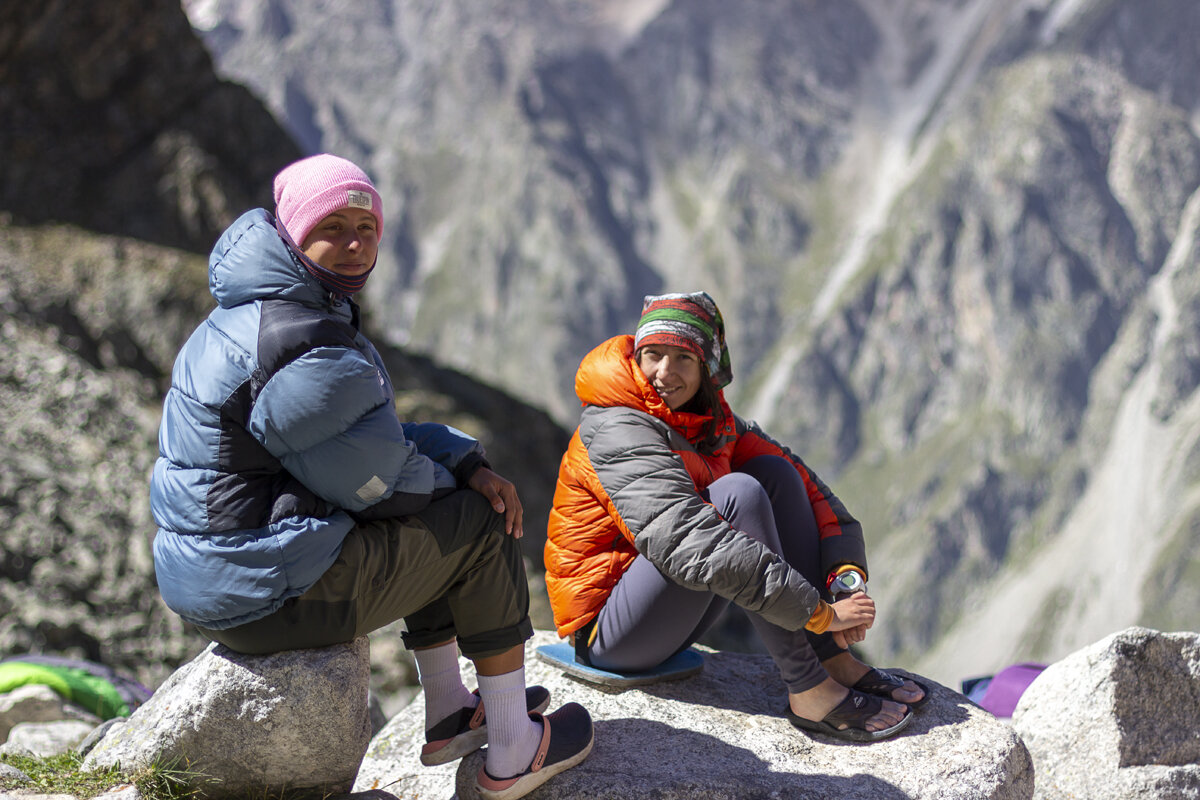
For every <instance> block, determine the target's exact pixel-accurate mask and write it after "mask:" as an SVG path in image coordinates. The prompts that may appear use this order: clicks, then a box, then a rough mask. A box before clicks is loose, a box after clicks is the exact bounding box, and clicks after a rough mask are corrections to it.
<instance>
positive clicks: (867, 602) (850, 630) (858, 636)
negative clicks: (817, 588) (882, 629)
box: [828, 592, 875, 650]
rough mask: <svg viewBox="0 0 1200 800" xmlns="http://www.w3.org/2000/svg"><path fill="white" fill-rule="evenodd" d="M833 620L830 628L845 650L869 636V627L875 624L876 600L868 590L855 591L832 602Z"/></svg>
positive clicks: (836, 640) (839, 645) (834, 637)
mask: <svg viewBox="0 0 1200 800" xmlns="http://www.w3.org/2000/svg"><path fill="white" fill-rule="evenodd" d="M831 607H832V608H833V621H832V622H830V623H829V628H828V630H829V631H830V632H831V633H832V634H833V641H834V642H836V643H837V646H838V647H840V648H842V649H843V650H844V649H846V648H847V647H849V646H850V645H852V644H855V643H857V642H861V641H862V640H863V639H865V638H867V628H869V627H871V626H872V625H874V624H875V601H874V600H872V599H871V596H870V595H868V594H867V593H866V592H855V593H854V594H852V595H850V596H849V597H844V598H842V599H841V600H838V601H837V602H835V603H832V604H831Z"/></svg>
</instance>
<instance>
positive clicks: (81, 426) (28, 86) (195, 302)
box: [0, 2, 567, 690]
mask: <svg viewBox="0 0 1200 800" xmlns="http://www.w3.org/2000/svg"><path fill="white" fill-rule="evenodd" d="M51 65H52V67H53V68H51ZM0 107H2V108H3V109H4V113H3V115H0V152H3V153H4V156H3V160H2V161H0V332H2V338H3V343H4V346H3V347H2V348H0V412H2V413H3V414H4V417H5V420H6V422H5V425H4V433H5V447H4V448H3V449H0V656H4V655H19V654H21V653H25V652H51V653H64V654H70V655H74V656H79V657H84V658H89V659H93V660H97V661H101V662H103V663H106V664H109V665H111V666H114V667H117V668H120V669H122V670H125V671H127V672H128V673H130V674H132V675H135V676H137V677H138V678H139V679H141V680H142V681H143V682H144V683H146V684H147V685H150V686H155V685H157V684H158V683H159V682H160V681H161V680H162V679H163V678H164V677H165V676H166V675H167V674H168V673H169V672H170V671H171V670H173V669H174V668H175V667H176V666H178V665H179V664H180V663H181V662H182V661H184V660H186V659H188V658H190V657H192V656H194V655H195V654H196V653H197V652H198V651H199V650H200V648H201V647H203V645H204V644H205V642H204V641H203V639H201V637H200V636H199V635H198V634H197V633H196V632H195V631H194V630H192V629H191V628H190V626H187V625H184V624H183V623H182V622H181V621H180V620H179V619H178V617H176V616H175V615H174V614H172V613H171V612H170V611H168V610H167V609H166V608H165V606H164V605H163V604H162V601H161V599H160V598H159V594H158V589H157V586H156V584H155V581H154V572H153V561H152V557H151V552H150V546H151V541H152V538H153V535H154V524H153V520H152V518H151V515H150V510H149V498H148V487H149V483H148V482H149V475H150V470H151V468H152V466H153V463H154V459H155V457H156V455H157V445H156V436H157V427H158V418H159V412H160V408H161V402H162V393H163V392H164V391H165V389H166V386H167V382H168V380H169V375H170V370H171V364H172V361H173V359H174V357H175V353H176V352H177V351H178V348H179V347H180V346H181V345H182V343H183V341H184V340H185V339H186V337H187V336H188V335H190V333H191V331H192V330H193V329H194V327H195V326H196V324H198V323H199V322H200V320H202V319H203V317H204V315H205V314H206V313H207V312H208V310H209V309H210V308H211V307H212V305H213V301H212V298H211V296H210V295H209V294H208V290H207V286H206V265H205V257H204V255H203V254H205V253H207V251H208V249H209V248H210V247H211V245H212V243H213V241H214V240H215V239H216V237H217V236H218V235H219V233H220V232H221V230H223V228H224V227H225V226H226V225H227V224H228V223H229V222H230V221H232V219H233V218H234V217H236V216H237V215H238V214H240V213H241V212H242V211H244V210H245V209H247V208H250V207H253V206H266V207H270V205H271V195H270V191H271V179H272V177H273V175H274V174H275V172H276V171H278V169H279V167H280V166H282V165H283V164H285V163H287V162H289V161H291V160H293V159H295V158H297V157H299V156H300V151H299V149H298V148H297V146H296V145H295V143H294V142H293V141H292V140H291V138H290V137H289V136H288V135H287V134H286V133H285V132H284V131H283V129H282V128H281V127H280V126H279V125H278V124H277V123H276V122H275V121H274V119H273V118H272V117H271V116H270V114H269V113H268V112H267V111H266V110H265V109H264V108H263V106H262V105H261V104H260V103H259V102H258V101H257V100H255V99H254V97H253V96H252V95H251V94H250V92H249V91H248V90H246V89H244V88H242V87H240V86H237V85H235V84H231V83H227V82H224V81H221V80H219V79H218V78H217V77H216V76H215V75H214V73H213V70H212V65H211V61H210V59H209V56H208V54H207V52H206V51H205V49H204V47H203V46H202V45H201V43H200V42H199V40H198V39H197V38H196V36H195V34H194V32H193V31H192V29H191V27H190V25H189V24H188V22H187V19H186V18H185V17H184V15H183V12H182V10H181V8H180V7H179V5H178V3H171V2H149V3H147V2H142V3H126V2H115V3H51V4H11V3H10V4H5V5H4V6H3V8H2V9H0ZM59 223H72V224H71V225H63V224H59ZM163 245H172V246H173V247H164V246H163ZM368 291H370V289H368ZM371 323H372V319H371V318H370V315H369V314H368V315H367V319H366V327H367V329H368V331H369V330H370V328H371ZM375 338H377V339H378V337H375ZM380 350H381V352H382V353H383V356H384V358H385V359H386V360H387V363H388V365H389V368H390V370H391V371H392V373H393V378H394V381H395V384H396V386H397V391H398V398H397V402H398V405H399V407H400V411H401V413H402V414H403V415H404V416H405V417H406V418H408V419H416V420H435V421H440V422H446V423H449V424H453V425H455V426H457V427H459V428H461V429H462V430H465V431H467V432H468V433H471V434H472V435H475V436H477V437H478V438H480V440H481V441H483V443H484V444H485V446H486V447H487V449H488V455H489V458H490V460H491V462H492V463H493V465H494V466H495V468H496V469H497V471H499V472H501V474H504V475H505V476H506V477H509V478H510V479H512V480H513V481H514V482H516V483H517V485H518V487H519V489H520V490H521V496H522V499H523V501H524V505H525V513H526V518H525V528H526V531H527V532H528V535H527V538H526V539H525V541H524V547H525V552H526V555H527V556H528V558H529V563H530V564H532V565H535V566H540V563H541V543H542V541H543V540H544V530H545V522H546V517H547V514H548V511H549V507H550V494H551V492H552V491H553V486H554V476H555V470H556V468H557V460H558V457H559V455H560V454H561V453H562V451H563V449H565V446H566V436H567V434H566V432H565V431H563V430H562V429H561V428H560V427H559V426H557V425H556V424H554V422H553V421H551V420H550V419H549V418H548V417H547V416H546V415H545V414H544V413H542V412H540V411H537V410H535V409H533V408H530V407H529V406H527V405H525V404H523V403H521V402H520V401H518V400H515V399H513V398H512V397H510V396H508V395H506V394H505V393H503V392H501V391H498V390H496V389H494V388H491V387H489V386H486V385H483V384H480V383H478V382H477V381H475V380H472V379H471V378H470V377H468V376H466V375H463V374H460V373H455V372H452V371H448V370H445V369H443V368H441V367H439V366H438V365H437V364H435V363H434V362H432V361H431V360H429V359H428V358H422V357H419V356H414V355H411V354H408V353H404V352H402V351H400V350H397V349H395V348H389V347H387V346H381V347H380ZM534 595H535V599H534V605H535V609H534V614H535V619H536V621H537V623H538V624H539V625H542V626H545V625H548V624H549V618H548V612H547V610H546V601H545V598H544V591H542V592H537V591H535V593H534ZM397 642H398V637H396V636H384V637H383V638H381V639H380V640H379V641H377V643H376V646H377V647H378V648H379V649H380V650H381V652H383V653H384V654H385V655H386V654H388V653H391V654H392V655H393V657H391V658H388V657H384V658H377V659H376V663H375V668H376V671H377V675H376V680H375V684H376V687H377V688H383V689H384V690H390V689H394V688H396V687H397V686H399V685H401V684H403V683H405V682H410V681H411V678H412V676H411V675H410V674H409V672H408V668H407V667H406V666H405V662H404V660H403V659H402V658H400V657H398V655H397V654H396V652H395V651H396V650H397V649H398V644H397Z"/></svg>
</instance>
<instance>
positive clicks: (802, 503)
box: [545, 292, 927, 741]
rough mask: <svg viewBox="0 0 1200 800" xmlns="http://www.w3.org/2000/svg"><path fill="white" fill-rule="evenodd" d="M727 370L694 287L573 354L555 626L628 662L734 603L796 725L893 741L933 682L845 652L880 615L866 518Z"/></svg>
mask: <svg viewBox="0 0 1200 800" xmlns="http://www.w3.org/2000/svg"><path fill="white" fill-rule="evenodd" d="M731 379H732V370H731V368H730V360H729V352H728V349H727V348H726V345H725V329H724V323H723V321H722V318H721V313H720V311H719V310H718V309H717V306H716V303H714V302H713V300H712V298H711V297H709V296H708V295H707V294H706V293H704V292H697V293H693V294H668V295H661V296H657V297H655V296H651V297H647V298H646V300H645V305H644V307H643V311H642V317H641V319H640V320H639V322H638V326H637V331H636V333H635V335H633V336H628V335H626V336H617V337H614V338H612V339H609V340H608V341H607V342H604V343H603V344H601V345H600V346H599V347H597V348H596V349H595V350H593V351H592V352H591V353H589V354H588V355H587V356H586V357H585V358H584V359H583V363H582V364H581V365H580V367H579V371H578V373H577V374H576V377H575V390H576V392H577V393H578V395H579V398H580V400H581V401H582V402H583V412H582V415H581V418H580V424H579V428H578V429H577V430H576V431H575V434H574V436H572V438H571V443H570V445H569V447H568V449H567V452H566V454H565V455H564V456H563V460H562V465H561V468H560V470H559V477H558V486H557V489H556V491H555V494H554V508H553V510H552V511H551V515H550V526H549V531H548V538H547V542H546V550H545V557H546V584H547V588H548V590H549V594H550V602H551V606H552V607H553V609H554V619H555V625H556V627H557V629H558V633H559V635H560V636H564V637H565V636H571V637H573V639H574V641H575V645H576V658H577V659H579V660H581V661H583V662H584V663H587V664H590V665H592V666H595V667H598V668H601V669H606V670H612V671H616V672H638V671H643V670H647V669H650V668H652V667H654V666H656V665H658V664H660V663H662V662H663V661H665V660H667V659H668V658H670V657H671V656H673V655H675V654H676V653H678V652H680V651H682V650H684V649H685V648H687V647H688V646H689V645H691V644H692V643H693V642H695V641H696V640H697V639H698V638H699V637H700V636H701V635H702V634H703V633H704V631H705V630H706V629H708V627H710V626H711V625H712V624H713V623H714V622H715V621H716V619H717V618H718V617H719V616H720V614H721V612H722V611H723V610H724V609H725V608H726V606H728V604H729V603H731V602H732V603H736V604H737V605H739V606H741V607H742V608H744V609H745V610H746V611H748V612H750V613H749V616H750V620H751V622H752V623H753V625H754V626H755V629H756V631H757V632H758V634H759V636H760V638H761V639H762V641H763V644H764V645H765V646H766V648H767V651H768V652H769V653H770V654H771V656H772V658H773V659H774V660H775V663H776V665H777V666H778V667H779V671H780V675H781V677H782V678H783V681H784V683H785V685H786V686H787V689H788V707H787V709H786V711H785V714H786V716H787V717H788V719H789V720H790V721H791V722H792V724H794V725H795V726H796V727H798V728H801V729H804V730H810V731H817V732H821V733H825V734H827V735H830V736H834V737H837V738H842V739H852V740H856V741H869V740H873V739H880V738H883V737H886V736H890V735H891V734H893V733H895V732H897V731H899V730H900V729H902V728H903V727H904V726H905V725H907V724H908V722H909V721H910V720H911V717H912V713H911V711H910V709H909V707H910V706H916V705H919V704H920V703H922V702H924V701H925V699H926V697H927V693H926V691H925V687H923V686H921V685H920V684H918V683H916V682H915V681H912V680H909V679H905V678H901V677H899V676H897V675H894V674H892V673H889V672H886V671H884V670H880V669H875V668H873V667H870V666H868V665H866V664H864V663H862V662H861V661H859V660H858V659H857V658H855V657H854V655H852V654H851V653H850V652H849V650H848V649H847V648H848V646H849V645H850V644H853V643H855V642H858V641H861V640H862V639H863V638H864V637H865V635H866V632H867V629H868V628H870V627H871V625H872V624H873V622H874V619H875V603H874V601H873V600H872V599H871V597H870V595H868V594H867V592H866V578H867V563H866V551H865V546H864V543H863V536H862V528H861V526H860V525H859V524H858V522H857V521H855V520H854V518H853V517H851V516H850V515H849V513H847V511H846V509H845V507H844V506H843V505H842V503H841V502H840V501H839V500H838V499H837V497H835V496H834V495H833V493H832V492H830V491H829V489H828V487H826V486H825V485H824V484H823V483H822V482H821V480H820V479H819V478H818V477H817V476H816V474H815V473H813V472H812V471H811V470H809V469H808V467H807V466H805V464H804V463H803V462H802V461H801V460H800V459H799V458H798V457H796V456H795V455H793V454H792V453H791V452H790V451H788V450H787V449H786V448H784V447H783V446H781V445H779V444H777V443H776V442H775V441H774V440H772V439H771V438H769V437H768V436H767V435H766V434H764V433H763V432H762V431H761V430H760V429H759V428H758V427H757V426H756V425H755V424H754V423H752V422H747V421H744V420H742V419H741V418H740V417H737V416H736V415H734V414H733V412H732V411H730V409H729V406H728V404H727V403H726V402H725V397H724V394H723V392H722V388H723V387H724V386H726V385H727V384H728V383H729V382H730V380H731Z"/></svg>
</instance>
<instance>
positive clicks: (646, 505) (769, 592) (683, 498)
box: [579, 408, 820, 630]
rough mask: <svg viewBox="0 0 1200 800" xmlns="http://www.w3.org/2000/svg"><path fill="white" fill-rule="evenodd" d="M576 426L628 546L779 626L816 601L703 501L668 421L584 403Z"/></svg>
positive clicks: (793, 626) (687, 582)
mask: <svg viewBox="0 0 1200 800" xmlns="http://www.w3.org/2000/svg"><path fill="white" fill-rule="evenodd" d="M579 430H580V439H581V440H582V441H583V444H584V446H585V447H586V448H587V452H588V458H589V459H590V461H591V463H592V468H593V469H595V471H596V476H597V478H599V480H600V484H601V486H603V487H604V490H605V492H606V493H607V494H608V496H609V498H610V499H611V500H612V502H613V504H614V505H615V506H616V510H617V513H618V514H619V515H620V517H621V519H622V521H624V523H625V526H626V527H627V528H628V529H629V532H630V533H631V534H632V535H633V537H634V545H635V547H636V548H637V550H638V552H639V553H641V554H642V555H644V556H645V557H646V558H647V559H648V560H649V561H650V563H652V564H654V566H655V567H657V568H658V570H659V571H660V572H662V573H663V575H665V576H667V577H668V578H670V579H671V580H673V581H675V582H676V583H678V584H680V585H681V586H684V587H687V588H689V589H695V590H699V591H709V592H712V593H714V594H716V595H719V596H721V597H724V598H726V599H728V600H730V601H732V602H734V603H736V604H737V605H739V606H741V607H742V608H744V609H746V610H747V611H751V612H754V613H756V614H759V615H760V616H761V617H763V618H764V619H766V620H767V621H769V622H772V623H774V624H776V625H779V626H780V627H782V628H786V629H788V630H798V629H800V628H803V627H804V625H805V624H806V623H807V622H808V619H809V617H811V616H812V613H813V611H814V610H815V609H816V607H817V601H818V599H819V597H820V595H819V594H818V593H817V590H816V589H814V588H813V587H812V586H811V585H810V584H809V583H808V582H807V581H806V580H805V579H804V577H803V576H801V575H800V573H799V572H798V571H796V570H794V569H792V568H791V567H790V566H788V564H787V563H786V562H784V561H783V559H782V558H780V557H779V556H777V555H776V554H775V553H772V552H771V550H770V549H769V548H767V547H766V546H765V545H763V544H762V543H760V542H758V541H756V540H754V539H752V538H751V537H749V536H746V535H745V534H743V533H741V532H739V531H737V530H735V529H734V528H733V527H732V526H730V525H729V523H727V522H726V521H725V520H724V519H722V518H721V516H720V515H719V514H718V513H717V511H716V509H715V508H713V507H712V506H711V505H710V504H708V503H706V502H705V501H704V499H703V498H702V497H701V496H700V495H699V494H698V493H697V492H696V487H695V484H694V483H693V482H692V479H691V476H690V475H688V472H687V469H686V468H685V467H684V464H683V459H682V458H681V457H680V456H679V454H678V453H676V452H674V451H672V449H671V439H672V434H673V431H672V430H671V428H670V426H668V425H666V424H665V423H663V422H662V421H660V420H658V419H656V418H654V417H652V416H650V415H648V414H644V413H642V412H640V411H635V410H633V409H624V408H621V409H616V408H603V409H600V408H595V409H594V408H589V409H585V411H584V414H583V418H582V420H581V422H580V429H579Z"/></svg>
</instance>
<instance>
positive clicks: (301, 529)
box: [150, 209, 486, 630]
mask: <svg viewBox="0 0 1200 800" xmlns="http://www.w3.org/2000/svg"><path fill="white" fill-rule="evenodd" d="M208 274H209V289H210V291H211V292H212V295H213V297H214V298H216V300H217V304H218V307H217V308H216V309H214V310H213V311H212V313H211V314H210V315H209V317H208V319H206V320H205V321H204V322H203V323H201V324H200V326H199V327H198V328H197V329H196V331H195V332H194V333H193V334H192V336H191V338H190V339H188V341H187V343H186V344H185V345H184V346H183V349H182V350H181V351H180V353H179V356H178V357H177V358H176V361H175V367H174V370H173V371H172V374H171V388H170V390H169V391H168V392H167V396H166V400H165V401H164V404H163V419H162V426H161V428H160V429H159V437H158V444H159V458H158V461H157V463H156V464H155V466H154V474H153V477H152V478H151V482H150V505H151V510H152V512H153V514H154V520H155V522H156V523H157V525H158V533H157V534H156V536H155V538H154V567H155V573H156V577H157V579H158V586H159V590H160V591H161V592H162V596H163V600H164V601H165V602H166V604H167V605H168V606H169V607H170V608H171V609H172V610H173V611H175V612H176V613H177V614H179V615H180V616H181V617H183V619H185V620H187V621H188V622H191V623H193V624H195V625H199V626H200V627H203V628H209V629H212V630H220V629H224V628H231V627H234V626H236V625H241V624H244V623H246V622H251V621H253V620H255V619H259V618H260V617H264V616H266V615H268V614H270V613H271V612H272V611H274V610H276V609H277V608H279V607H280V606H281V605H282V604H283V603H284V601H286V600H287V599H289V598H291V597H295V596H297V595H299V594H302V593H303V592H304V591H305V590H307V589H308V588H309V587H310V586H312V585H313V584H314V583H315V582H316V581H317V579H318V578H320V577H321V575H322V573H324V572H325V570H326V569H328V568H329V566H330V565H331V564H332V563H333V561H334V559H335V558H336V557H337V555H338V552H339V550H340V549H341V545H342V540H343V538H344V537H345V536H346V533H347V532H348V531H349V530H350V528H351V527H352V526H353V525H354V524H355V520H356V519H378V518H383V517H393V516H403V515H405V514H412V513H414V512H416V511H419V510H420V509H422V508H424V507H425V506H426V505H428V504H429V502H430V501H431V500H432V499H434V498H436V497H438V496H441V495H443V494H445V493H448V492H449V491H451V490H453V489H454V488H456V487H457V486H460V485H463V484H465V482H466V480H467V478H469V477H470V475H471V473H472V472H474V471H475V469H477V468H478V467H479V466H480V465H482V464H484V463H486V462H485V461H484V454H483V448H482V447H481V446H480V444H479V443H478V442H477V441H475V440H474V439H472V438H471V437H469V436H467V435H466V434H464V433H462V432H460V431H457V430H455V429H453V428H450V427H448V426H445V425H436V424H414V423H404V424H401V422H400V421H399V420H398V419H397V417H396V409H395V403H394V397H393V394H392V383H391V379H390V377H389V376H388V373H387V370H386V368H385V367H384V364H383V361H382V359H381V358H380V356H379V353H378V352H377V351H376V350H375V347H374V346H373V345H372V344H371V343H370V342H369V341H368V340H367V339H366V338H365V337H364V336H363V335H362V334H361V333H360V332H359V330H358V313H357V307H356V306H355V305H354V304H353V303H352V302H350V301H346V300H339V299H335V298H334V297H332V296H331V295H330V294H329V293H328V292H326V291H325V290H324V289H323V288H322V287H321V285H320V284H319V283H317V281H316V280H315V279H313V278H312V277H311V276H310V275H309V273H308V272H307V271H306V270H305V269H304V268H303V267H302V266H301V264H300V263H299V261H298V260H297V257H296V256H295V255H294V254H293V253H292V251H291V250H290V249H289V248H288V247H287V245H286V244H284V242H283V240H282V239H281V238H280V237H279V235H278V234H277V233H276V230H275V225H274V220H273V218H272V217H271V215H270V214H269V213H268V212H266V211H264V210H262V209H257V210H254V211H250V212H247V213H246V214H244V215H242V217H241V218H239V219H238V220H237V221H236V222H234V223H233V225H231V226H230V227H229V229H228V230H226V231H225V233H224V234H222V236H221V238H220V239H219V240H218V241H217V244H216V246H215V247H214V248H213V252H212V255H211V256H210V258H209V269H208Z"/></svg>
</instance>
